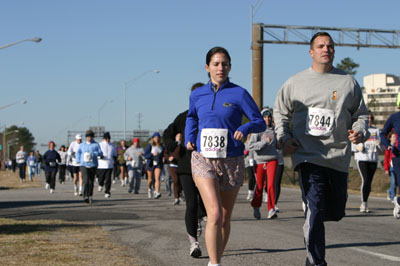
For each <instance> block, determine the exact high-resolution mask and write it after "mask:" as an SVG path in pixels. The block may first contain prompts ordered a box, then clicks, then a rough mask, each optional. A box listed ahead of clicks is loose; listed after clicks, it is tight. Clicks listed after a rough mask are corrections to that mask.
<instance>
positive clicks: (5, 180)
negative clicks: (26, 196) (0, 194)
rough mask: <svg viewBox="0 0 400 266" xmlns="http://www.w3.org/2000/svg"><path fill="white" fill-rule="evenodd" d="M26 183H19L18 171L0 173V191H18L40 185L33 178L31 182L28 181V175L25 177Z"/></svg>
mask: <svg viewBox="0 0 400 266" xmlns="http://www.w3.org/2000/svg"><path fill="white" fill-rule="evenodd" d="M26 178H27V179H26V182H24V183H21V181H20V179H19V174H18V170H17V171H16V172H15V173H14V172H13V171H10V170H9V171H0V189H20V188H30V187H40V186H41V183H40V181H39V180H38V179H37V178H35V177H34V178H33V182H31V181H29V176H28V174H27V175H26Z"/></svg>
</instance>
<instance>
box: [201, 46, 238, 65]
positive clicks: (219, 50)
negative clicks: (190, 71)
mask: <svg viewBox="0 0 400 266" xmlns="http://www.w3.org/2000/svg"><path fill="white" fill-rule="evenodd" d="M217 53H223V54H225V56H226V57H228V59H229V64H231V62H232V61H231V57H230V56H229V53H228V51H227V50H226V49H225V48H223V47H220V46H216V47H214V48H211V49H210V51H208V53H207V56H206V64H207V65H210V61H211V57H213V55H215V54H217Z"/></svg>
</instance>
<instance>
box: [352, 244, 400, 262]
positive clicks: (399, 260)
mask: <svg viewBox="0 0 400 266" xmlns="http://www.w3.org/2000/svg"><path fill="white" fill-rule="evenodd" d="M351 249H354V250H357V251H359V252H362V253H365V254H369V255H372V256H376V257H379V258H381V259H385V260H390V261H395V262H400V257H394V256H390V255H385V254H382V253H376V252H372V251H367V250H363V249H361V248H355V247H351Z"/></svg>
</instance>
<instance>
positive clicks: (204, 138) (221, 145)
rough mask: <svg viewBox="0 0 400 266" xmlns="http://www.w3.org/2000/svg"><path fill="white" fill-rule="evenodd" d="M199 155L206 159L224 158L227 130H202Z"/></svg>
mask: <svg viewBox="0 0 400 266" xmlns="http://www.w3.org/2000/svg"><path fill="white" fill-rule="evenodd" d="M200 145H201V147H200V148H201V154H202V155H203V156H204V157H206V158H226V151H227V146H228V129H225V128H203V129H202V130H201V135H200Z"/></svg>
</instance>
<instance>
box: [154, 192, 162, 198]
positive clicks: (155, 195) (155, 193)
mask: <svg viewBox="0 0 400 266" xmlns="http://www.w3.org/2000/svg"><path fill="white" fill-rule="evenodd" d="M154 198H155V199H159V198H161V193H159V192H157V191H154Z"/></svg>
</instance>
